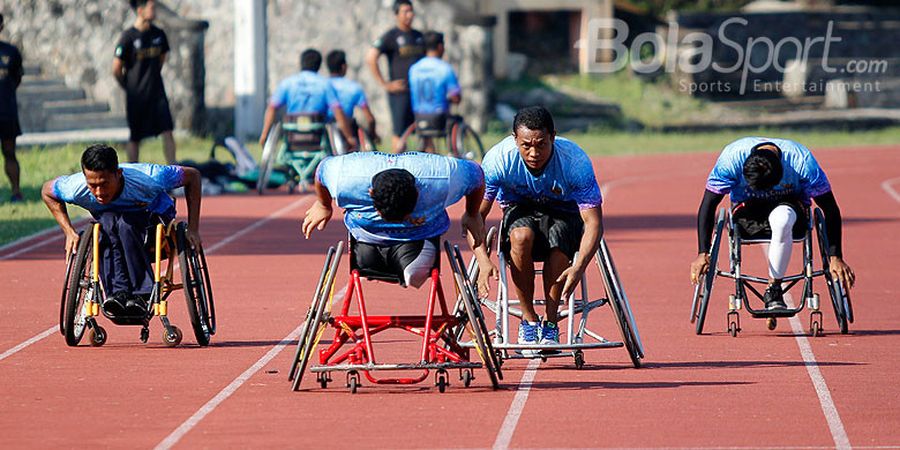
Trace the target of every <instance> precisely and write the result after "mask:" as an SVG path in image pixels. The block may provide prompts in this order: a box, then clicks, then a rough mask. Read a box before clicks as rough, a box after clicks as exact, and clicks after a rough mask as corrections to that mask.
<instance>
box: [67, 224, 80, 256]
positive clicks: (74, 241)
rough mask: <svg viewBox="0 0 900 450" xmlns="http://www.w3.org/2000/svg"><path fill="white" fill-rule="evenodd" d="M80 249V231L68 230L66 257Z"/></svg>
mask: <svg viewBox="0 0 900 450" xmlns="http://www.w3.org/2000/svg"><path fill="white" fill-rule="evenodd" d="M77 249H78V232H76V231H75V230H72V231H67V232H66V258H68V257H69V255H71V254H72V253H75V251H76V250H77Z"/></svg>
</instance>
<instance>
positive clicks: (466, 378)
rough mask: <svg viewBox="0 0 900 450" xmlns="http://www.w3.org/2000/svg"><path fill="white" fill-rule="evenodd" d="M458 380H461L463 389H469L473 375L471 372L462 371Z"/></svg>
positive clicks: (468, 370) (467, 370)
mask: <svg viewBox="0 0 900 450" xmlns="http://www.w3.org/2000/svg"><path fill="white" fill-rule="evenodd" d="M459 378H460V379H461V380H462V382H463V386H464V387H469V386H471V385H472V380H474V379H475V375H474V374H473V373H472V370H470V369H465V370H463V371H462V374H460V376H459Z"/></svg>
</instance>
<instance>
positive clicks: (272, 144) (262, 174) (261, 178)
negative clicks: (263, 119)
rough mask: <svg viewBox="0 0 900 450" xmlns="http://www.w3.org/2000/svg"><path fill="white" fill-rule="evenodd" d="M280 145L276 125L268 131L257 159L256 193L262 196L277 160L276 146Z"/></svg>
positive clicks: (278, 128) (279, 128)
mask: <svg viewBox="0 0 900 450" xmlns="http://www.w3.org/2000/svg"><path fill="white" fill-rule="evenodd" d="M280 143H281V123H280V122H279V123H276V124H275V125H273V126H272V128H270V129H269V135H268V137H266V143H265V145H263V152H262V156H261V157H260V158H259V174H258V175H257V178H256V192H257V193H259V195H263V193H265V191H266V187H267V185H268V184H269V178H271V177H272V170H273V169H274V168H275V161H276V159H277V158H278V146H279V144H280Z"/></svg>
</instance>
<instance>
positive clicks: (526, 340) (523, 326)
mask: <svg viewBox="0 0 900 450" xmlns="http://www.w3.org/2000/svg"><path fill="white" fill-rule="evenodd" d="M540 333H541V323H540V322H529V321H527V320H523V321H522V323H520V324H519V344H524V345H537V344H538V341H540V339H541V336H540ZM519 353H521V354H523V355H525V356H536V355H537V350H532V349H526V350H520V351H519Z"/></svg>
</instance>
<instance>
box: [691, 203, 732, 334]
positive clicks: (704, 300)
mask: <svg viewBox="0 0 900 450" xmlns="http://www.w3.org/2000/svg"><path fill="white" fill-rule="evenodd" d="M725 214H726V213H725V208H720V209H719V214H718V218H717V219H716V228H715V231H714V232H713V233H714V234H713V241H712V247H710V249H709V266H708V267H707V269H706V274H704V275H703V276H702V277H701V278H700V280H699V281H700V283H699V288H695V289H694V301H693V302H692V303H693V305H692V309H695V311H692V313H693V315H692V317H691V321H692V322H693V321H695V320H696V323H695V331H696V333H697V334H698V335H699V334H703V325H704V323H705V322H706V312H707V310H708V309H709V297H710V294H712V290H713V283H714V282H715V279H716V275H717V273H718V270H719V269H718V262H719V252H720V247H721V244H722V234H723V233H724V231H725ZM698 296H699V298H698Z"/></svg>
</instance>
